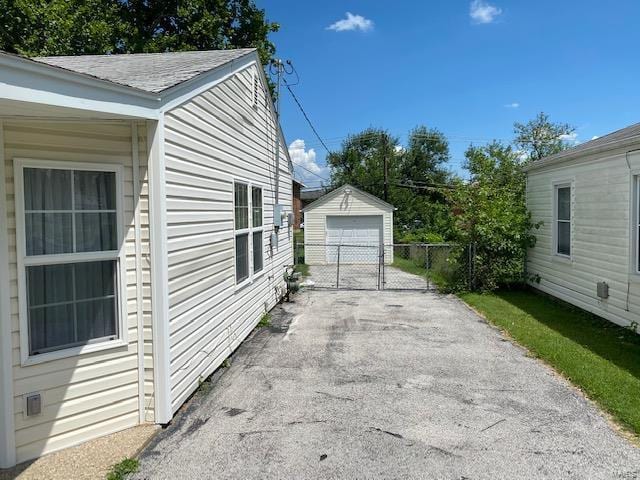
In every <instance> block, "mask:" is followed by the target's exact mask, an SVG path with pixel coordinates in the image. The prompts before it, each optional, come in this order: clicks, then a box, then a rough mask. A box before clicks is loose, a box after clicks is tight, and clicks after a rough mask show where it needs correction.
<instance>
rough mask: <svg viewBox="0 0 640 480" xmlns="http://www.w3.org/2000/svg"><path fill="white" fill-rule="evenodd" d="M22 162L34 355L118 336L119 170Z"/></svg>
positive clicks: (24, 263)
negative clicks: (38, 164) (61, 166)
mask: <svg viewBox="0 0 640 480" xmlns="http://www.w3.org/2000/svg"><path fill="white" fill-rule="evenodd" d="M17 167H18V168H17V169H18V170H19V172H18V174H17V178H18V179H20V178H21V179H22V184H21V189H22V197H23V198H22V199H21V200H22V202H18V203H19V207H18V212H17V213H18V216H19V227H20V228H21V233H22V238H23V239H24V241H23V242H22V243H23V244H22V245H20V251H21V268H23V269H24V287H25V290H26V291H25V292H23V293H22V295H24V296H25V299H24V302H25V306H26V309H25V310H26V312H25V313H26V316H27V328H28V352H29V356H36V355H40V354H43V353H47V352H52V351H56V350H62V349H67V348H70V347H77V346H82V345H87V344H91V343H97V342H103V341H108V340H115V339H116V338H118V336H119V331H118V330H119V327H118V326H119V324H120V322H119V320H120V318H119V317H120V315H119V311H120V309H119V305H120V299H119V295H118V291H119V290H118V283H119V280H118V268H119V267H118V265H119V242H118V238H119V232H118V230H119V229H118V218H120V217H119V211H118V209H119V206H118V205H119V202H118V198H117V195H118V191H119V189H118V188H117V182H118V179H117V174H116V171H115V170H104V171H103V170H88V169H87V170H83V169H75V168H73V167H69V168H59V167H57V166H56V167H55V168H49V167H48V166H47V167H46V168H45V167H40V166H32V165H31V163H29V164H25V165H23V164H17ZM106 168H109V167H106Z"/></svg>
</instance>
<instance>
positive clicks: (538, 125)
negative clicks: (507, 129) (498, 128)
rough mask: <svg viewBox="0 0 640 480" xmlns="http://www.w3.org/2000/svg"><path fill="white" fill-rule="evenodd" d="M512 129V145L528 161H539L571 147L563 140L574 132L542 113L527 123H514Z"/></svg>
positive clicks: (569, 126)
mask: <svg viewBox="0 0 640 480" xmlns="http://www.w3.org/2000/svg"><path fill="white" fill-rule="evenodd" d="M513 128H514V133H515V135H516V137H515V139H514V142H513V143H514V144H515V146H516V147H517V148H519V149H520V151H521V152H523V153H524V154H525V155H526V157H527V160H528V161H536V160H540V159H542V158H545V157H548V156H549V155H553V154H555V153H558V152H561V151H562V150H566V149H567V148H569V147H571V145H570V144H569V143H568V142H567V141H566V140H565V139H566V138H567V136H569V135H571V134H573V133H574V132H575V130H576V129H575V128H574V127H573V126H571V125H569V124H568V123H554V122H552V121H550V120H549V116H548V115H547V114H545V113H544V112H540V113H539V114H538V115H537V116H536V118H534V119H533V120H529V121H528V122H527V123H519V122H516V123H514V125H513Z"/></svg>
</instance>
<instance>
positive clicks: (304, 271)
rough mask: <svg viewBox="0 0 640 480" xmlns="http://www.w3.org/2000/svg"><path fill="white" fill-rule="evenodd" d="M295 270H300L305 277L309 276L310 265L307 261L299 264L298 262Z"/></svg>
mask: <svg viewBox="0 0 640 480" xmlns="http://www.w3.org/2000/svg"><path fill="white" fill-rule="evenodd" d="M294 271H295V272H300V273H301V274H302V276H303V277H308V276H309V265H307V264H306V263H298V264H296V266H295V269H294Z"/></svg>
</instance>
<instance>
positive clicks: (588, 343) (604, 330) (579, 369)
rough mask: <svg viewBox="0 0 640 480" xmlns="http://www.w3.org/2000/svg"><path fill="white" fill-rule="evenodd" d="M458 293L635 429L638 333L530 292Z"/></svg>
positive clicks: (638, 418) (639, 396) (638, 427)
mask: <svg viewBox="0 0 640 480" xmlns="http://www.w3.org/2000/svg"><path fill="white" fill-rule="evenodd" d="M460 297H461V298H462V299H463V300H464V301H465V302H467V304H469V305H471V306H472V307H473V308H475V309H476V310H478V311H479V312H481V313H482V314H483V315H484V316H485V317H486V318H487V319H488V320H489V321H490V322H491V323H493V324H494V325H496V326H498V327H500V328H501V329H504V330H505V331H506V332H508V334H509V335H510V336H511V337H513V338H514V339H515V340H516V341H517V342H518V343H520V344H521V345H524V346H525V347H527V348H528V349H529V350H530V351H531V353H533V354H534V355H536V356H538V357H539V358H541V359H543V360H544V361H545V362H547V363H548V364H550V365H552V366H553V367H554V368H555V369H556V370H557V371H559V372H560V373H562V374H563V375H564V376H565V377H566V378H568V379H569V380H571V382H573V383H574V384H575V385H577V386H578V387H580V388H581V389H582V390H583V391H584V392H585V393H586V394H587V395H588V396H589V397H590V398H591V399H592V400H594V401H595V402H597V403H598V404H599V405H600V406H601V407H602V408H603V409H604V410H605V411H607V412H609V413H610V414H611V415H612V416H613V417H614V418H615V419H616V420H617V421H618V422H619V423H620V424H622V425H623V426H625V427H627V428H628V429H630V430H631V431H633V432H634V433H636V434H640V335H637V334H635V333H633V332H631V331H629V330H627V329H624V328H620V327H617V326H616V325H614V324H612V323H610V322H608V321H606V320H604V319H601V318H597V317H594V316H593V315H590V314H588V313H586V312H583V311H581V310H579V309H577V308H573V307H571V306H569V305H566V304H563V303H561V302H556V301H554V300H552V299H550V298H548V297H545V296H543V295H540V294H537V293H535V292H533V291H527V290H522V291H503V292H497V293H494V294H477V293H465V294H461V295H460Z"/></svg>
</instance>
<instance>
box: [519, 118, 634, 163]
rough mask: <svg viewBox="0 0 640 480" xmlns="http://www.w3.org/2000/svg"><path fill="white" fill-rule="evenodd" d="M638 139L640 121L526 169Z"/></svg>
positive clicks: (611, 147)
mask: <svg viewBox="0 0 640 480" xmlns="http://www.w3.org/2000/svg"><path fill="white" fill-rule="evenodd" d="M635 141H638V142H639V143H640V123H635V124H633V125H630V126H628V127H625V128H621V129H620V130H616V131H615V132H611V133H608V134H607V135H603V136H602V137H598V138H596V139H594V140H590V141H588V142H584V143H581V144H579V145H576V146H575V147H573V148H569V149H568V150H564V151H562V152H560V153H556V154H555V155H550V156H548V157H546V158H543V159H541V160H538V161H537V162H533V163H531V164H529V165H528V166H527V167H526V170H531V169H535V168H537V167H542V166H543V165H547V164H550V163H557V162H561V161H562V160H568V159H570V158H576V157H579V156H580V155H588V154H589V153H592V152H594V151H601V150H608V149H614V148H618V147H620V146H622V145H623V144H626V143H628V142H635Z"/></svg>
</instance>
